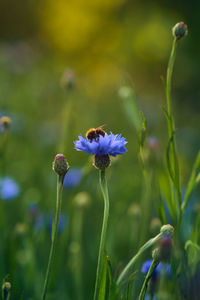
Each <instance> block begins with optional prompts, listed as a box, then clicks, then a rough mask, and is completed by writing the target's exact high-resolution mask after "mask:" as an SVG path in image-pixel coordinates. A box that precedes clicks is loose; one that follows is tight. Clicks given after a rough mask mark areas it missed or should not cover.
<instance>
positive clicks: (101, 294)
mask: <svg viewBox="0 0 200 300" xmlns="http://www.w3.org/2000/svg"><path fill="white" fill-rule="evenodd" d="M99 281H100V286H99V294H98V300H105V297H106V281H107V255H106V252H104V255H103V258H102V267H101V274H100V278H99Z"/></svg>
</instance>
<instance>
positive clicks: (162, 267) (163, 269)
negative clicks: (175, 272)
mask: <svg viewBox="0 0 200 300" xmlns="http://www.w3.org/2000/svg"><path fill="white" fill-rule="evenodd" d="M152 261H153V260H152V259H150V260H147V261H145V262H144V263H143V265H142V269H141V271H142V273H144V274H145V275H146V274H147V273H148V271H149V268H150V266H151V264H152ZM162 273H165V274H166V275H168V276H170V274H171V267H170V264H168V263H162V262H160V263H159V264H158V266H157V267H156V269H155V271H154V272H153V274H152V279H157V278H158V277H159V276H160V275H161V274H162Z"/></svg>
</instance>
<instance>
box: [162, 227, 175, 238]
mask: <svg viewBox="0 0 200 300" xmlns="http://www.w3.org/2000/svg"><path fill="white" fill-rule="evenodd" d="M160 233H163V235H165V236H168V237H172V235H173V234H174V227H173V226H172V225H170V224H167V225H163V226H162V227H161V229H160Z"/></svg>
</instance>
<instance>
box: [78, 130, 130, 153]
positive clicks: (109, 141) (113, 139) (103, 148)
mask: <svg viewBox="0 0 200 300" xmlns="http://www.w3.org/2000/svg"><path fill="white" fill-rule="evenodd" d="M74 144H75V149H76V150H77V151H84V152H86V153H87V154H97V155H99V156H103V155H107V154H109V155H111V156H116V155H118V154H125V152H127V149H126V148H125V145H126V144H127V141H126V139H125V138H124V137H121V134H120V135H118V134H113V133H112V132H110V134H107V133H105V135H104V136H102V135H100V136H99V137H98V139H93V140H92V141H91V140H89V139H88V138H83V137H82V136H81V135H80V136H79V140H78V141H75V142H74Z"/></svg>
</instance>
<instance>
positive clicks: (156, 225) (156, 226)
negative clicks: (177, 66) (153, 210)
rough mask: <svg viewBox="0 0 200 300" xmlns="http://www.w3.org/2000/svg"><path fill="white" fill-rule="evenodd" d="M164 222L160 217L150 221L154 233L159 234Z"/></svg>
mask: <svg viewBox="0 0 200 300" xmlns="http://www.w3.org/2000/svg"><path fill="white" fill-rule="evenodd" d="M161 225H162V223H161V220H160V219H159V218H153V219H152V220H151V223H150V230H151V232H152V233H153V234H157V233H158V232H159V231H160V227H161Z"/></svg>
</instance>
